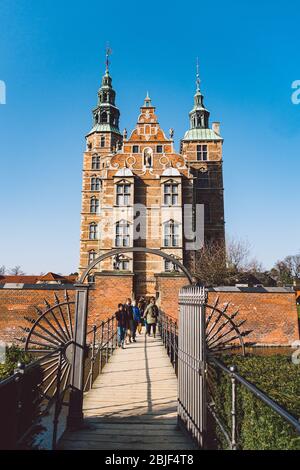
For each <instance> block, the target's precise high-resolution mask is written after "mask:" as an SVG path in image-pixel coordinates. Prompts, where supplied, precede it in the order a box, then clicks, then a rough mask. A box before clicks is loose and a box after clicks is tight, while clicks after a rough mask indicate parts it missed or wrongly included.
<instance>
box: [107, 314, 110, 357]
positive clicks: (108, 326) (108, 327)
mask: <svg viewBox="0 0 300 470" xmlns="http://www.w3.org/2000/svg"><path fill="white" fill-rule="evenodd" d="M109 330H110V318H109V319H108V320H107V329H106V364H107V362H108V347H109Z"/></svg>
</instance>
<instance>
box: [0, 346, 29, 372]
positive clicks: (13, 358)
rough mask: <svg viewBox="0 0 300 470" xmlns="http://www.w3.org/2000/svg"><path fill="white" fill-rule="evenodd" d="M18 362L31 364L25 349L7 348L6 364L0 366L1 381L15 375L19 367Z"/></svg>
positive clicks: (17, 347)
mask: <svg viewBox="0 0 300 470" xmlns="http://www.w3.org/2000/svg"><path fill="white" fill-rule="evenodd" d="M18 362H23V363H24V364H29V363H30V362H31V358H30V356H29V354H27V353H26V352H25V351H24V350H23V349H21V348H20V347H19V346H16V345H12V346H9V347H7V348H6V357H5V363H4V364H0V380H3V379H6V377H9V376H10V375H12V374H13V373H14V369H15V368H16V367H17V364H18Z"/></svg>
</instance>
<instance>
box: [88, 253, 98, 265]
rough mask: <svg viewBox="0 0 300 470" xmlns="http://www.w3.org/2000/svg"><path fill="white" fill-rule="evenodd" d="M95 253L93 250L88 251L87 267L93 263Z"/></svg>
mask: <svg viewBox="0 0 300 470" xmlns="http://www.w3.org/2000/svg"><path fill="white" fill-rule="evenodd" d="M96 256H97V253H96V251H95V250H91V251H89V265H90V264H91V263H93V261H95V259H96Z"/></svg>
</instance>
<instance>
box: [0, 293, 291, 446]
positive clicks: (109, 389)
mask: <svg viewBox="0 0 300 470" xmlns="http://www.w3.org/2000/svg"><path fill="white" fill-rule="evenodd" d="M87 300H88V286H87V285H79V286H78V290H77V291H76V299H75V301H70V299H69V298H68V294H67V293H66V294H65V298H64V299H58V298H55V303H54V304H53V305H52V306H51V305H49V304H48V303H46V306H45V309H44V310H40V309H37V315H36V318H27V320H28V322H29V324H30V327H28V328H25V332H26V333H27V335H26V337H25V338H24V339H22V338H20V341H22V340H23V341H24V342H25V350H26V351H27V352H28V353H29V354H31V355H35V356H36V359H35V360H34V361H33V362H32V363H30V364H29V365H28V366H24V365H22V364H19V366H18V368H17V369H16V370H15V373H14V375H12V376H11V377H9V378H8V379H6V380H3V381H2V382H0V418H1V419H0V436H1V437H0V449H20V448H32V441H31V437H30V436H33V435H34V436H37V435H38V433H39V432H41V430H43V432H46V433H48V435H50V436H51V439H50V440H51V442H50V445H48V447H43V446H41V445H40V443H39V444H36V441H35V447H38V448H52V449H105V450H176V451H178V450H192V449H202V448H211V447H212V443H213V445H215V443H216V442H215V437H216V436H217V434H216V433H215V432H214V431H215V428H218V430H219V435H220V433H222V435H223V436H224V439H225V442H226V448H229V449H236V448H238V445H239V442H238V435H239V433H238V430H239V421H238V416H239V415H238V408H237V403H238V402H237V394H238V390H239V387H246V389H247V390H248V391H249V392H251V393H252V394H254V395H255V396H256V397H257V398H258V399H259V400H261V401H262V402H263V403H265V404H266V405H267V406H268V407H269V408H270V409H272V410H273V412H275V413H276V414H277V415H279V416H281V418H283V419H284V420H285V421H286V422H287V423H289V424H290V425H291V426H292V427H293V429H294V430H295V431H296V432H298V433H300V424H299V421H298V419H297V417H295V416H293V415H291V414H290V413H288V411H287V410H285V409H284V408H282V407H281V406H280V405H279V404H278V403H276V402H275V401H274V400H272V399H271V398H270V397H268V396H267V395H266V394H265V393H264V392H263V391H261V390H259V389H257V388H256V387H255V385H253V384H251V383H250V382H248V381H247V380H246V379H245V378H244V377H242V376H240V375H239V374H238V373H237V371H236V369H235V368H234V367H231V368H228V367H226V366H225V365H224V364H223V363H222V361H221V360H220V354H222V353H223V352H224V351H226V353H227V354H228V353H230V351H231V349H232V348H236V347H238V348H239V352H240V354H244V353H245V345H244V340H243V338H244V336H245V335H246V334H247V331H245V330H242V329H241V327H242V323H243V322H239V323H238V322H237V321H236V317H237V315H238V312H232V313H229V311H230V307H229V305H228V304H226V305H222V306H221V305H219V301H218V299H216V301H215V303H214V305H208V303H207V290H206V289H205V288H204V287H198V286H188V287H185V288H183V289H182V290H181V291H180V295H179V319H178V323H177V322H176V321H175V320H174V319H173V318H170V317H168V316H166V315H165V314H164V313H163V312H160V315H159V325H158V326H159V328H158V331H159V332H158V335H157V338H153V337H148V336H145V334H144V332H143V334H142V335H140V336H139V335H138V336H137V342H136V343H131V344H129V345H127V346H126V347H125V350H123V349H120V348H118V347H117V323H116V318H115V317H114V316H113V317H111V318H108V319H107V320H106V321H103V322H102V323H101V324H100V325H97V326H94V327H93V328H92V329H91V330H89V329H88V328H87V305H88V302H87ZM220 375H222V376H223V378H224V376H225V379H226V380H227V383H228V392H229V393H230V397H229V401H230V406H231V409H230V417H229V419H227V421H226V422H224V413H223V412H222V411H223V410H222V403H221V404H220V403H219V402H217V401H216V400H215V395H214V392H215V390H216V387H217V386H218V382H217V377H218V376H219V377H220ZM220 406H221V408H220ZM221 416H222V418H221ZM212 431H213V433H212ZM212 434H213V435H214V436H215V437H213V440H211V438H212ZM224 439H223V442H224Z"/></svg>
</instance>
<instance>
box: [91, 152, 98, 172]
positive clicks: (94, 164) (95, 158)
mask: <svg viewBox="0 0 300 470" xmlns="http://www.w3.org/2000/svg"><path fill="white" fill-rule="evenodd" d="M92 170H100V157H98V155H94V156H93V157H92Z"/></svg>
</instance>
